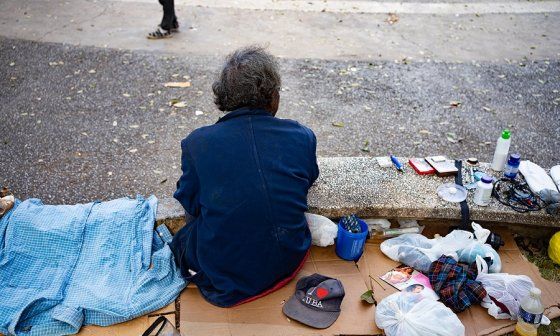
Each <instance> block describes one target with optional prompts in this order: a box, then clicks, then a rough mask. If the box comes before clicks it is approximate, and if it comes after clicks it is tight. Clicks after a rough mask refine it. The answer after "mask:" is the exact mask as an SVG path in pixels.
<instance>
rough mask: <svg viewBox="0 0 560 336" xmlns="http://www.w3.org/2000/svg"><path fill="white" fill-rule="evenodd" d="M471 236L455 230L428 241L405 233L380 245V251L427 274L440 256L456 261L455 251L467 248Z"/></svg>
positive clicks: (422, 237) (421, 236) (414, 234)
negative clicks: (449, 257)
mask: <svg viewBox="0 0 560 336" xmlns="http://www.w3.org/2000/svg"><path fill="white" fill-rule="evenodd" d="M472 241H473V234H472V233H470V232H468V231H462V230H455V231H453V232H451V233H450V234H448V235H447V236H445V237H438V238H434V239H428V238H426V237H425V236H423V235H421V234H417V233H407V234H403V235H401V236H399V237H395V238H391V239H388V240H386V241H384V242H383V243H381V246H380V247H381V251H382V252H383V253H384V254H385V255H386V256H388V257H389V258H391V259H393V260H395V261H400V262H402V263H404V264H406V265H408V266H410V267H412V268H415V269H416V270H418V271H420V272H424V273H425V272H427V271H428V269H429V268H430V264H431V263H432V262H433V261H435V260H437V259H438V258H439V257H441V256H442V255H448V256H451V257H453V258H455V259H457V253H456V251H457V250H460V249H463V248H465V247H467V246H468V245H469V244H470V243H471V242H472Z"/></svg>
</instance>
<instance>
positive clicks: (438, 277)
mask: <svg viewBox="0 0 560 336" xmlns="http://www.w3.org/2000/svg"><path fill="white" fill-rule="evenodd" d="M477 273H478V271H477V268H476V263H472V264H470V265H466V264H460V263H457V261H455V259H453V258H451V257H448V256H444V255H442V256H441V257H439V259H438V260H436V261H434V262H433V263H432V264H431V265H430V269H429V271H428V278H429V279H430V283H431V284H432V287H433V288H434V291H435V292H436V293H437V294H438V295H439V297H440V300H441V302H443V303H444V304H445V305H446V306H447V307H449V308H451V310H453V311H454V312H455V313H460V312H462V311H463V310H465V309H467V308H468V307H470V306H471V305H473V304H477V303H480V302H481V301H482V299H483V298H484V297H485V296H486V290H484V287H482V284H481V283H480V282H478V281H475V279H476V276H477Z"/></svg>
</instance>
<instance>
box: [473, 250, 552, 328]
mask: <svg viewBox="0 0 560 336" xmlns="http://www.w3.org/2000/svg"><path fill="white" fill-rule="evenodd" d="M476 263H477V266H478V276H477V277H476V280H477V281H480V282H481V283H482V287H484V289H485V290H486V294H487V295H486V297H485V298H484V300H482V303H481V306H482V307H484V308H486V309H488V314H490V315H491V316H492V317H494V318H495V319H499V320H500V319H511V320H517V313H518V312H519V307H520V305H521V300H523V298H525V297H526V296H527V295H529V291H530V290H531V288H533V287H535V284H534V283H533V281H532V280H531V278H529V277H528V276H526V275H514V274H509V273H491V274H489V273H488V269H487V267H486V263H485V262H484V260H482V258H481V257H477V260H476ZM490 297H492V298H493V299H494V300H495V301H497V302H499V303H501V304H502V305H504V306H505V307H506V308H507V310H508V311H503V310H502V309H501V308H500V307H499V306H498V305H497V304H496V302H494V300H492V299H491V298H490ZM541 324H544V325H548V324H550V320H549V319H548V318H547V317H546V316H544V315H543V317H542V321H541Z"/></svg>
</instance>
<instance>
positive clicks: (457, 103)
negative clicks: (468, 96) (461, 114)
mask: <svg viewBox="0 0 560 336" xmlns="http://www.w3.org/2000/svg"><path fill="white" fill-rule="evenodd" d="M449 106H451V107H459V106H461V102H459V101H455V100H452V101H451V102H449Z"/></svg>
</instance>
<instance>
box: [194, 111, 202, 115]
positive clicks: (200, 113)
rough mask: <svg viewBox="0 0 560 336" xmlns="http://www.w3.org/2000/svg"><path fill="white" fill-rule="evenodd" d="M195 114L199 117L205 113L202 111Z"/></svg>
mask: <svg viewBox="0 0 560 336" xmlns="http://www.w3.org/2000/svg"><path fill="white" fill-rule="evenodd" d="M194 114H195V115H197V116H199V115H203V114H204V112H202V111H194Z"/></svg>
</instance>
